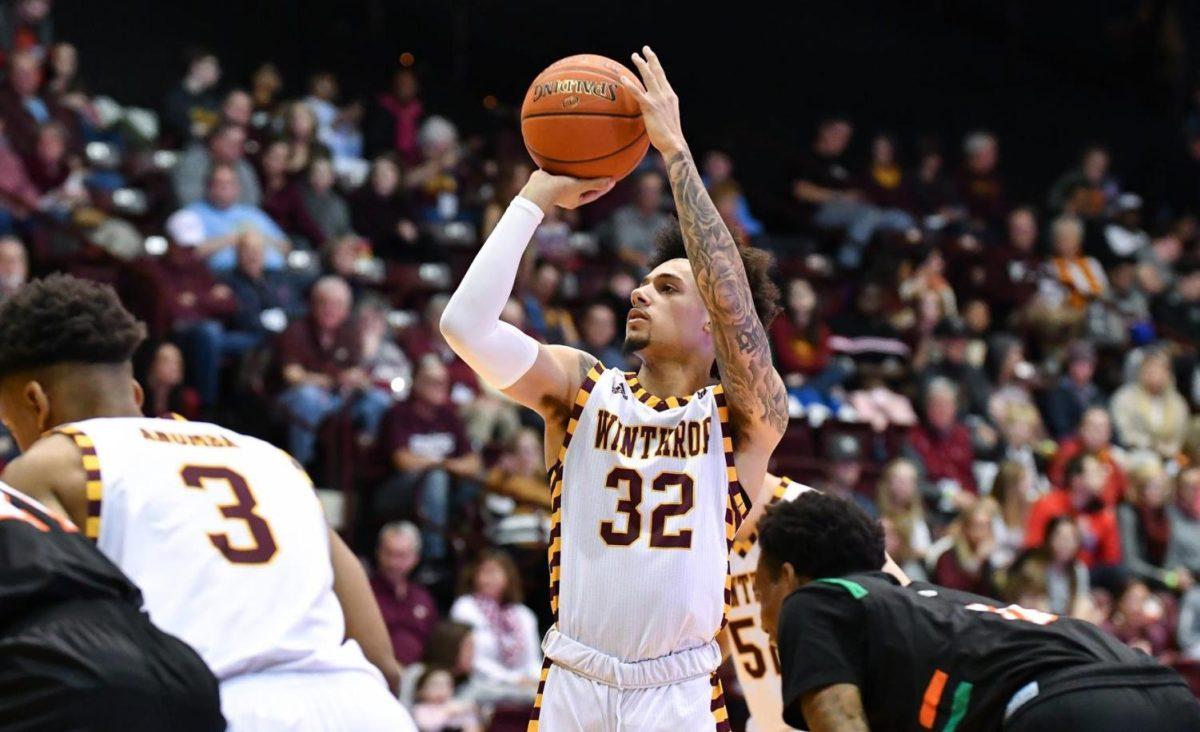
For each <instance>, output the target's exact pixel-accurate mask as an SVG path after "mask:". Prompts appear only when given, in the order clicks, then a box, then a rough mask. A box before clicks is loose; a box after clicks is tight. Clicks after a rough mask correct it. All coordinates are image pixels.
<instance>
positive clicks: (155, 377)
mask: <svg viewBox="0 0 1200 732" xmlns="http://www.w3.org/2000/svg"><path fill="white" fill-rule="evenodd" d="M142 383H143V384H144V385H145V391H146V401H145V403H143V404H142V411H143V413H145V414H146V416H148V417H166V416H168V415H170V414H178V415H179V416H181V417H184V418H186V419H197V418H199V416H200V394H199V393H197V392H196V390H195V389H193V388H192V387H190V386H187V385H186V384H184V383H183V352H181V351H180V350H179V347H178V346H176V345H175V344H174V343H161V344H159V346H158V348H157V349H156V350H155V351H154V358H153V359H151V361H150V368H149V369H147V371H146V377H145V378H144V379H142Z"/></svg>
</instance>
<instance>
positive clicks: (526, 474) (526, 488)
mask: <svg viewBox="0 0 1200 732" xmlns="http://www.w3.org/2000/svg"><path fill="white" fill-rule="evenodd" d="M487 487H488V490H489V491H491V492H493V493H496V494H498V495H502V496H507V497H509V498H511V499H513V500H514V501H516V502H517V507H518V510H520V509H526V510H537V509H541V510H543V511H549V509H550V507H551V505H550V486H549V485H547V483H546V457H545V454H544V451H543V450H542V435H541V433H540V432H539V431H538V430H535V429H533V428H532V427H521V428H520V429H518V430H517V432H516V433H515V434H514V435H513V436H512V438H511V439H510V440H509V444H508V445H506V446H505V448H504V452H503V453H502V454H501V456H500V459H499V460H497V461H496V465H495V467H493V468H492V470H491V471H489V473H488V477H487Z"/></svg>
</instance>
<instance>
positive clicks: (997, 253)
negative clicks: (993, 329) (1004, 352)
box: [972, 206, 1042, 323]
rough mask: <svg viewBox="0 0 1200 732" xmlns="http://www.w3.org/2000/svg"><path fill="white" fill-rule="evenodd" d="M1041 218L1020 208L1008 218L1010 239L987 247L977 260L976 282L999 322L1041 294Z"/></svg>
mask: <svg viewBox="0 0 1200 732" xmlns="http://www.w3.org/2000/svg"><path fill="white" fill-rule="evenodd" d="M1037 243H1038V223H1037V215H1036V214H1035V213H1034V211H1033V209H1032V208H1030V207H1028V206H1019V207H1017V208H1015V209H1013V210H1012V212H1011V213H1010V214H1009V215H1008V237H1007V239H1006V240H1005V241H1004V243H1003V244H1001V245H999V246H992V247H986V248H985V249H984V250H983V255H982V258H981V259H980V258H977V259H976V261H978V264H976V265H972V266H973V267H979V268H980V270H979V274H978V276H977V277H978V278H977V280H976V282H977V284H978V286H979V290H980V292H981V294H983V296H984V297H985V298H986V299H987V302H988V304H989V305H991V307H992V309H993V310H994V311H995V316H996V321H997V322H1000V323H1007V322H1008V320H1009V319H1010V317H1011V316H1012V315H1013V314H1014V313H1016V312H1017V311H1018V310H1019V309H1020V308H1022V307H1023V306H1025V305H1026V304H1027V303H1028V302H1030V300H1032V299H1033V296H1034V294H1036V292H1037V283H1038V277H1039V275H1040V273H1041V270H1042V260H1041V257H1040V256H1039V254H1038V251H1037Z"/></svg>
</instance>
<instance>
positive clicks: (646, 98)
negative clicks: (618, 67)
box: [621, 46, 687, 157]
mask: <svg viewBox="0 0 1200 732" xmlns="http://www.w3.org/2000/svg"><path fill="white" fill-rule="evenodd" d="M632 58H633V65H634V66H636V67H637V70H638V73H639V74H641V76H642V83H641V84H639V83H638V82H637V80H636V79H634V78H633V77H630V76H626V75H624V74H622V75H621V84H622V85H623V86H624V87H625V90H626V91H628V92H629V93H630V94H632V95H633V98H634V99H636V100H637V102H638V105H639V106H640V107H641V108H642V121H643V122H644V123H645V125H646V134H647V135H649V136H650V144H651V145H654V147H655V149H656V150H658V151H659V152H660V153H662V154H663V156H664V157H666V156H669V155H671V154H673V153H676V152H679V151H680V150H683V149H686V147H687V143H685V142H684V140H683V125H682V124H681V123H680V121H679V97H677V96H675V90H674V89H672V88H671V84H670V82H668V81H667V75H666V72H664V71H663V67H662V64H661V63H660V62H659V60H658V54H656V53H654V51H653V50H651V48H650V47H649V46H642V53H640V54H639V53H634V54H633V56H632ZM643 85H644V88H643Z"/></svg>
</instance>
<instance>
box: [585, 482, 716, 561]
mask: <svg viewBox="0 0 1200 732" xmlns="http://www.w3.org/2000/svg"><path fill="white" fill-rule="evenodd" d="M642 485H643V480H642V474H641V473H639V472H638V471H636V470H634V469H632V468H613V469H612V470H611V471H609V473H608V477H607V478H606V479H605V480H604V487H605V488H610V489H612V490H615V491H617V495H619V496H621V497H620V498H619V499H618V500H617V513H620V514H623V515H624V516H625V528H624V529H623V530H621V531H618V530H617V529H616V526H615V522H613V521H601V522H600V538H602V539H604V543H606V544H608V545H609V546H630V545H631V544H633V543H634V542H635V541H637V540H638V537H639V536H641V535H642V512H641V505H642ZM674 486H678V487H679V500H678V502H676V503H662V504H659V505H658V506H657V507H656V508H655V509H654V510H653V511H651V512H650V546H651V547H653V548H655V549H690V548H691V546H692V530H691V529H680V530H678V531H674V532H671V531H667V519H670V518H675V517H682V516H686V515H687V514H688V513H690V512H691V510H692V508H694V507H695V501H696V497H695V492H696V490H695V488H696V482H695V481H694V480H692V476H690V475H688V474H687V473H669V472H665V473H659V474H658V476H657V477H655V479H654V481H653V482H652V483H651V484H650V489H651V490H652V491H656V492H660V493H666V492H667V491H668V490H669V489H671V488H672V487H674Z"/></svg>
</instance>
